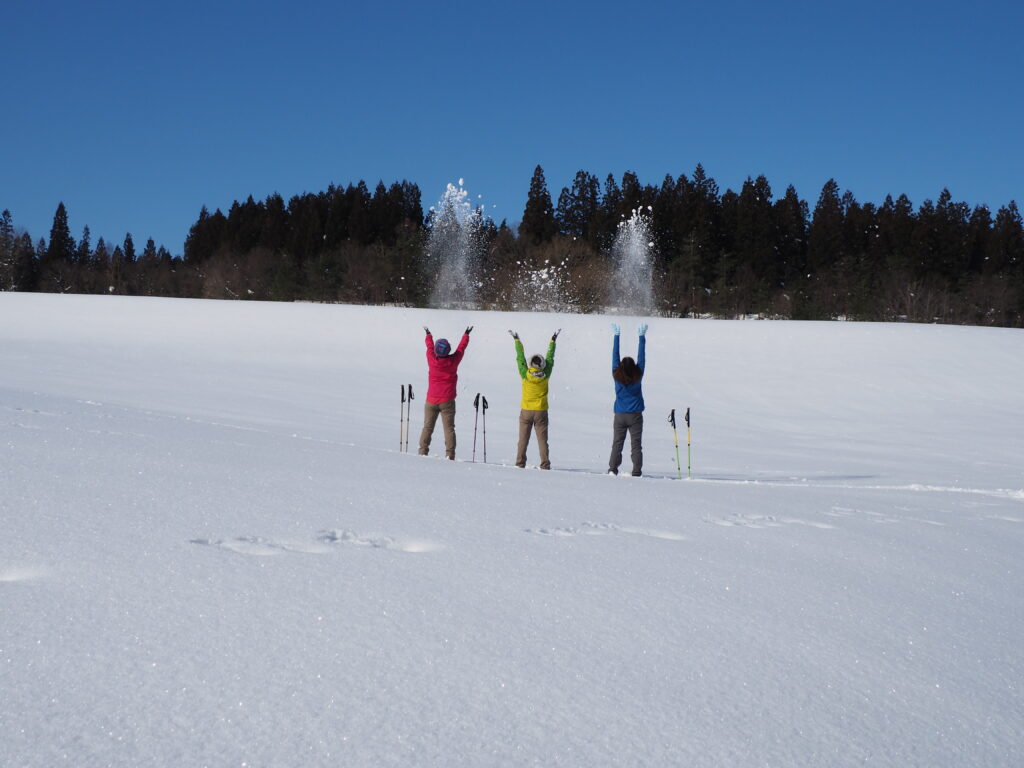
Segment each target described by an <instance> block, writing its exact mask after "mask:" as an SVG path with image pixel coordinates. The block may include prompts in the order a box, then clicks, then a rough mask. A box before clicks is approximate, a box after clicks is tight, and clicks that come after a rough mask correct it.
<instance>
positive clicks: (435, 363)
mask: <svg viewBox="0 0 1024 768" xmlns="http://www.w3.org/2000/svg"><path fill="white" fill-rule="evenodd" d="M423 330H424V331H426V332H427V337H426V339H424V342H425V343H426V345H427V369H428V386H427V399H426V402H424V403H423V431H422V432H421V433H420V456H426V455H427V454H428V453H430V439H431V438H432V437H433V435H434V425H435V424H437V417H438V415H440V416H441V425H442V426H443V427H444V453H445V456H447V457H448V458H449V459H451V460H452V461H454V460H455V391H456V386H457V385H458V383H459V374H458V371H459V363H461V362H462V356H463V355H464V354H466V347H467V346H468V345H469V333H470V331H472V330H473V326H469V327H468V328H466V332H465V333H464V334H462V341H460V342H459V346H458V348H457V349H456V350H455V351H454V352H452V345H451V344H449V343H448V339H438V340H437V341H436V342H435V341H434V337H433V336H432V335H431V334H430V329H429V328H427V326H423Z"/></svg>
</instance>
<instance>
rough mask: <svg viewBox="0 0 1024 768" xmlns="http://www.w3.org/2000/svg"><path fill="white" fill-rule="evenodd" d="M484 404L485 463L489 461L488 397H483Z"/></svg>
mask: <svg viewBox="0 0 1024 768" xmlns="http://www.w3.org/2000/svg"><path fill="white" fill-rule="evenodd" d="M480 400H481V401H482V404H483V406H484V464H486V463H487V398H486V397H481V398H480Z"/></svg>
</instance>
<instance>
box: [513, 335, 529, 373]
mask: <svg viewBox="0 0 1024 768" xmlns="http://www.w3.org/2000/svg"><path fill="white" fill-rule="evenodd" d="M515 341H516V362H517V363H518V364H519V378H521V379H525V378H526V370H527V369H526V353H525V352H523V342H521V341H520V340H519V339H516V340H515Z"/></svg>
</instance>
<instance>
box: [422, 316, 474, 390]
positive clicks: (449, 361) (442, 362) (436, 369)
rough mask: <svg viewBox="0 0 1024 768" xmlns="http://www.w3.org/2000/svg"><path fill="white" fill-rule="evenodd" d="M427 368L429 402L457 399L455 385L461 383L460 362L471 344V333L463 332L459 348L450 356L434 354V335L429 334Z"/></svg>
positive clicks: (427, 339) (427, 340)
mask: <svg viewBox="0 0 1024 768" xmlns="http://www.w3.org/2000/svg"><path fill="white" fill-rule="evenodd" d="M426 344H427V368H428V369H429V374H428V381H429V385H428V386H427V402H428V403H447V402H448V401H449V400H454V399H455V387H456V385H457V384H458V383H459V375H458V371H459V363H461V362H462V356H463V355H464V354H465V353H466V346H467V345H468V344H469V334H468V333H464V334H462V341H460V342H459V346H458V348H457V349H456V350H455V352H454V353H453V354H451V355H448V357H438V356H437V355H435V354H434V337H433V336H432V335H431V334H429V333H428V334H427V338H426Z"/></svg>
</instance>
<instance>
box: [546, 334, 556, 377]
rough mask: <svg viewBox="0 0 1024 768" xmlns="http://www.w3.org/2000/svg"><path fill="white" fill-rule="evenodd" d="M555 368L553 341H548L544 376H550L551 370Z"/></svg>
mask: <svg viewBox="0 0 1024 768" xmlns="http://www.w3.org/2000/svg"><path fill="white" fill-rule="evenodd" d="M553 370H555V342H553V341H552V342H549V343H548V354H547V360H545V361H544V376H545V377H546V378H548V379H550V378H551V372H552V371H553Z"/></svg>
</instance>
